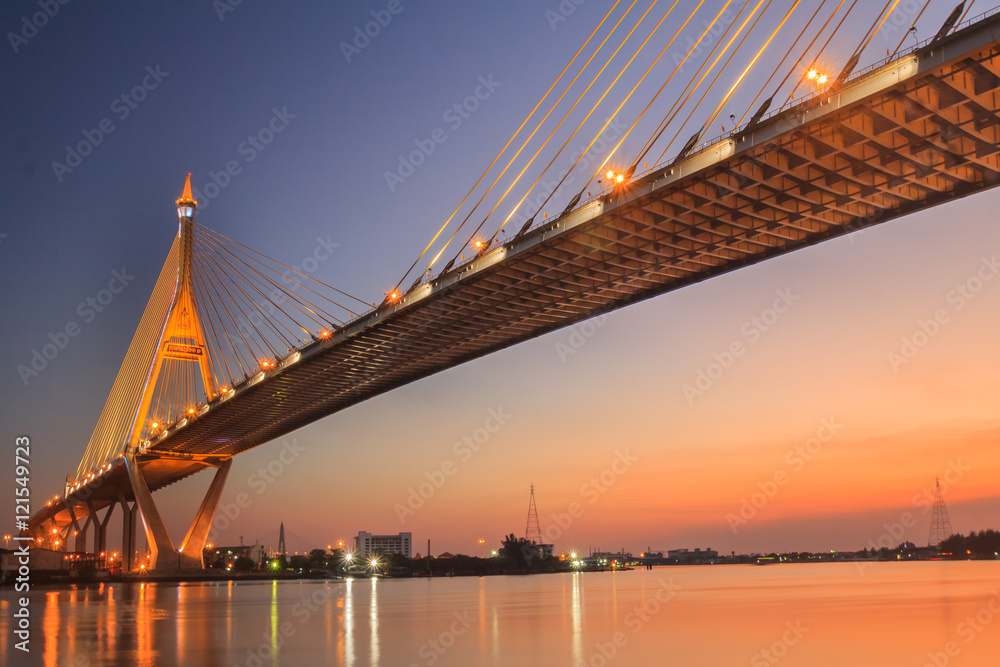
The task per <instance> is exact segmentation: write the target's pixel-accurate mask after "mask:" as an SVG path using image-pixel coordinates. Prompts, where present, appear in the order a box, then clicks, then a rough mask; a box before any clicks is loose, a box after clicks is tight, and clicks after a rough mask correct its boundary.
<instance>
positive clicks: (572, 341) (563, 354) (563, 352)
mask: <svg viewBox="0 0 1000 667" xmlns="http://www.w3.org/2000/svg"><path fill="white" fill-rule="evenodd" d="M607 321H608V314H607V313H601V314H600V315H598V316H597V317H593V318H591V319H589V320H584V321H583V322H577V323H576V324H574V325H573V326H571V327H570V328H569V336H567V337H566V342H565V343H564V342H562V341H558V342H556V346H555V347H556V354H558V355H559V361H561V362H563V363H564V364H565V363H566V360H567V359H569V358H570V357H571V356H572V355H574V354H576V353H577V352H579V351H580V350H581V349H583V346H584V345H586V344H587V341H588V340H590V339H591V337H593V335H594V334H596V333H597V331H598V330H599V329H600V328H601V327H603V326H604V324H605V323H606V322H607Z"/></svg>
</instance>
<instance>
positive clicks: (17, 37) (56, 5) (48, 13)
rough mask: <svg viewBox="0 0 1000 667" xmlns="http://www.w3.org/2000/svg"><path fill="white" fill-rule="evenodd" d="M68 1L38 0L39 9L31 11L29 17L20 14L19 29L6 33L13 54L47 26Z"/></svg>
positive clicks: (18, 51)
mask: <svg viewBox="0 0 1000 667" xmlns="http://www.w3.org/2000/svg"><path fill="white" fill-rule="evenodd" d="M69 2H70V0H38V2H37V3H36V4H37V5H38V9H39V10H40V11H37V12H35V13H33V14H32V15H31V16H30V17H29V16H22V17H21V29H20V30H18V31H17V32H13V31H11V32H8V33H7V41H8V42H10V48H12V49H14V54H15V55H17V54H18V53H20V52H21V49H22V48H23V47H24V46H26V45H27V44H28V42H29V41H31V40H32V39H34V38H35V37H36V36H37V35H38V31H39V30H41V29H42V28H44V27H45V26H47V25H48V24H49V21H50V20H52V19H54V18H55V17H56V14H58V13H59V10H60V9H61V8H62V7H64V6H66V5H68V4H69Z"/></svg>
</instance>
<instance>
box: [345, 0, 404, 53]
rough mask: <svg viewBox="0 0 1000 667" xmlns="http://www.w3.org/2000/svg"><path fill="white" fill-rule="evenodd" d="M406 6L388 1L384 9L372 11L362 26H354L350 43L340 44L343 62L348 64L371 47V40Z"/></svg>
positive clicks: (399, 2) (397, 1)
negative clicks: (370, 18) (369, 19)
mask: <svg viewBox="0 0 1000 667" xmlns="http://www.w3.org/2000/svg"><path fill="white" fill-rule="evenodd" d="M405 9H406V6H405V5H404V4H403V3H402V0H389V2H387V3H386V5H385V9H373V10H371V12H369V13H370V14H371V17H372V20H371V21H366V22H365V23H364V24H363V25H356V26H354V32H353V38H352V39H351V41H350V42H341V43H340V52H341V53H342V54H344V60H346V61H347V63H348V64H350V63H351V60H353V59H354V58H356V57H357V56H359V55H361V52H362V51H364V50H365V49H367V48H368V47H369V46H371V43H372V40H374V39H376V38H377V37H378V36H379V35H381V34H382V31H383V30H385V29H386V28H388V27H389V24H390V23H392V20H393V18H395V17H396V16H399V15H400V14H402V13H403V10H405Z"/></svg>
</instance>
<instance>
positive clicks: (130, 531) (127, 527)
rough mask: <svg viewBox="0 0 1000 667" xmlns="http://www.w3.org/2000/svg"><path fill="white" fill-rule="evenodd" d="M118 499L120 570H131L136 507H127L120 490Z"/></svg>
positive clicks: (133, 557)
mask: <svg viewBox="0 0 1000 667" xmlns="http://www.w3.org/2000/svg"><path fill="white" fill-rule="evenodd" d="M118 500H119V502H120V503H121V506H122V572H126V573H127V572H131V571H132V564H133V562H134V559H135V554H134V553H133V552H134V551H135V515H136V511H135V510H136V507H135V506H134V505H133V506H132V507H129V504H128V501H127V500H126V499H125V495H124V494H122V493H121V492H120V491H119V493H118Z"/></svg>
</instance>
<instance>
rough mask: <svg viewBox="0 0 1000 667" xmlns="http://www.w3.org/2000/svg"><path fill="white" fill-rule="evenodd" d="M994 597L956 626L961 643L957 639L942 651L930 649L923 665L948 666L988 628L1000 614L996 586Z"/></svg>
mask: <svg viewBox="0 0 1000 667" xmlns="http://www.w3.org/2000/svg"><path fill="white" fill-rule="evenodd" d="M990 592H991V593H992V597H990V599H989V600H987V601H986V604H984V605H983V606H982V607H980V608H979V610H978V611H977V612H976V613H975V614H973V615H971V616H966V617H965V618H964V619H962V622H961V623H959V624H958V625H957V626H955V634H956V635H958V638H959V639H960V640H961V642H962V643H961V644H959V643H958V641H956V640H951V641H948V642H947V643H945V645H944V646H943V647H942V650H941V651H930V652H928V653H927V662H925V663H924V665H923V667H948V665H950V664H951V661H952V659H953V658H957V657H958V656H959V655H960V654H961V653H962V647H963V645H964V646H968V645H969V644H971V643H972V642H973V641H975V639H976V637H978V636H979V635H981V634H982V633H983V632H985V630H986V628H987V627H989V626H990V624H992V623H993V621H994V620H995V619H996V617H997V616H1000V589H996V588H994V589H993V590H992V591H990Z"/></svg>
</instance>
